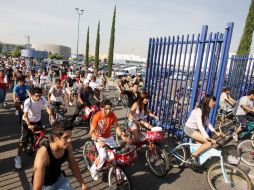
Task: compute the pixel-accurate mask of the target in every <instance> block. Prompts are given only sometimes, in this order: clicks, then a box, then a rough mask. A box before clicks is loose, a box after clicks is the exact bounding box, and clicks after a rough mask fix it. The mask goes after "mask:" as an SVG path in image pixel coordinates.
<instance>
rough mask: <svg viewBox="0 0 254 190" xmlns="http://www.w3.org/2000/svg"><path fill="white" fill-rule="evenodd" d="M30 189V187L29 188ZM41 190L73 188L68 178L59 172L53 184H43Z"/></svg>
mask: <svg viewBox="0 0 254 190" xmlns="http://www.w3.org/2000/svg"><path fill="white" fill-rule="evenodd" d="M31 189H32V188H31ZM42 190H74V189H73V188H72V186H71V184H70V183H69V181H68V179H67V178H66V177H64V176H63V174H61V175H60V176H59V178H58V180H57V181H56V182H55V183H54V184H53V185H47V186H43V187H42Z"/></svg>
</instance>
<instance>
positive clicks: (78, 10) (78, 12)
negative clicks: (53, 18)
mask: <svg viewBox="0 0 254 190" xmlns="http://www.w3.org/2000/svg"><path fill="white" fill-rule="evenodd" d="M75 9H76V11H77V14H78V39H77V59H78V44H79V22H80V15H83V12H84V10H83V9H79V8H75Z"/></svg>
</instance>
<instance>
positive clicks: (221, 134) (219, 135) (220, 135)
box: [214, 131, 223, 137]
mask: <svg viewBox="0 0 254 190" xmlns="http://www.w3.org/2000/svg"><path fill="white" fill-rule="evenodd" d="M214 133H215V134H216V136H217V137H222V136H223V133H221V132H217V131H214Z"/></svg>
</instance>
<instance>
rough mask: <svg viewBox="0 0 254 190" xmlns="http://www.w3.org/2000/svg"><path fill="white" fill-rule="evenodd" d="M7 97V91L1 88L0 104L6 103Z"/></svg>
mask: <svg viewBox="0 0 254 190" xmlns="http://www.w3.org/2000/svg"><path fill="white" fill-rule="evenodd" d="M5 97H6V89H4V88H0V104H3V103H4V102H5Z"/></svg>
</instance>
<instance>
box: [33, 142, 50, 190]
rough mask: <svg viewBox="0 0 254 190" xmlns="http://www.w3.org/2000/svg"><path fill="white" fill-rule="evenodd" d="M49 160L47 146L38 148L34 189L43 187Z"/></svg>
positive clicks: (37, 189) (39, 189)
mask: <svg viewBox="0 0 254 190" xmlns="http://www.w3.org/2000/svg"><path fill="white" fill-rule="evenodd" d="M47 160H48V155H47V150H46V148H44V147H42V148H40V149H39V150H38V152H37V154H36V157H35V160H34V178H33V190H41V189H42V186H43V183H44V178H45V167H46V163H47Z"/></svg>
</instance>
